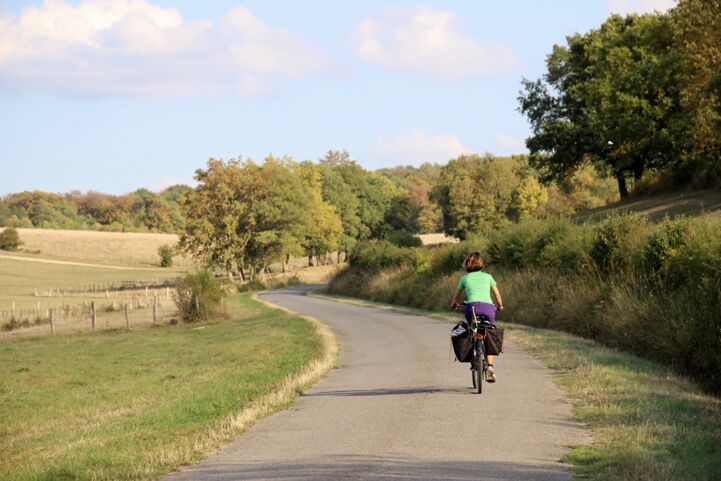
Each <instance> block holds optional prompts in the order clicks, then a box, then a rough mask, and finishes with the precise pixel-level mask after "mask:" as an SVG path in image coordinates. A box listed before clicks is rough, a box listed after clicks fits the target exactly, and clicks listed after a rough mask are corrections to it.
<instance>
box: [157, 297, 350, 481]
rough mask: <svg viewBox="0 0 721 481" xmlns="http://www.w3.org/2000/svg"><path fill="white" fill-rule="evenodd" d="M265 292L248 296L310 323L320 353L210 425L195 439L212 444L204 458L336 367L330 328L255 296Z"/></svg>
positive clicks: (288, 403) (169, 475)
mask: <svg viewBox="0 0 721 481" xmlns="http://www.w3.org/2000/svg"><path fill="white" fill-rule="evenodd" d="M267 292H271V291H259V292H256V293H254V294H252V295H251V296H250V298H251V299H252V300H253V301H256V302H258V303H260V304H262V305H263V306H265V307H267V308H270V309H275V310H278V311H282V312H285V313H286V314H290V315H292V316H295V317H299V318H301V319H303V320H304V321H305V322H307V323H308V324H310V325H311V326H312V327H313V329H314V331H315V332H316V334H318V336H319V337H320V340H321V354H320V356H319V357H318V358H316V359H313V360H312V361H310V362H309V363H308V364H307V365H306V366H305V367H303V369H301V370H300V371H299V372H297V373H295V374H292V375H290V376H288V377H286V378H285V379H284V380H283V381H282V383H281V385H280V387H279V388H278V389H276V390H275V391H273V392H270V393H268V394H266V395H264V396H261V397H259V398H258V399H256V400H255V401H253V402H252V403H251V404H250V405H249V406H248V407H246V408H245V409H242V410H241V411H239V412H237V413H235V414H232V415H230V416H228V417H227V418H226V419H225V420H223V421H221V422H220V423H219V425H218V426H217V427H215V428H213V430H212V432H211V433H209V435H208V438H211V439H209V440H208V442H207V443H204V440H203V439H198V440H196V441H195V445H196V446H198V445H201V446H202V445H212V444H215V449H211V450H206V449H203V451H204V453H203V455H202V458H203V459H207V457H208V456H209V455H210V454H211V453H213V452H214V451H218V450H222V449H223V448H224V447H225V446H226V445H227V443H228V442H229V441H232V440H234V439H236V438H238V437H239V436H241V435H242V434H243V433H245V432H246V431H247V430H248V429H250V428H251V427H253V426H254V425H255V424H256V423H257V422H259V421H261V420H262V419H264V418H266V417H268V416H271V415H273V414H275V413H277V412H279V411H282V410H284V409H287V408H288V407H290V406H291V405H292V403H293V402H294V401H295V400H296V398H297V397H298V395H299V394H301V393H302V392H303V391H304V390H305V389H307V388H309V387H310V386H312V385H313V384H315V383H317V382H318V381H320V380H321V379H323V378H324V377H325V376H326V375H327V374H328V373H329V372H330V371H331V370H332V369H333V368H334V367H336V360H337V358H338V351H339V349H340V342H339V341H338V339H337V338H336V336H335V334H334V333H333V331H332V330H331V328H330V327H328V326H327V325H326V324H324V323H323V322H321V321H320V320H318V319H316V318H314V317H310V316H305V315H301V314H298V313H297V312H294V311H291V310H290V309H286V308H284V307H281V306H278V305H275V304H273V303H270V302H268V301H265V300H263V299H261V298H260V297H259V296H260V295H262V294H265V293H267ZM218 439H224V440H225V441H224V442H221V443H219V444H218V441H217V440H218ZM200 462H202V460H198V461H197V462H193V463H192V464H189V465H186V466H182V467H180V468H179V469H173V470H171V471H168V472H166V473H165V474H163V475H161V476H159V477H156V478H155V479H157V480H161V481H162V480H171V479H173V477H174V475H176V474H178V473H180V472H183V471H185V470H187V469H192V467H193V466H196V465H197V464H199V463H200Z"/></svg>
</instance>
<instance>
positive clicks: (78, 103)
mask: <svg viewBox="0 0 721 481" xmlns="http://www.w3.org/2000/svg"><path fill="white" fill-rule="evenodd" d="M672 4H673V2H672V0H584V1H583V2H579V1H578V0H535V1H533V0H515V1H508V2H488V1H485V0H466V1H454V0H450V1H426V2H415V1H395V2H388V1H376V0H345V1H325V0H323V1H321V0H304V1H302V2H301V1H292V0H283V1H282V0H265V1H245V2H237V1H235V2H234V1H225V0H223V1H207V2H197V1H166V0H154V1H150V0H134V1H130V0H97V1H96V0H88V1H85V2H67V1H64V0H54V1H49V2H45V3H43V2H41V1H37V2H19V1H14V0H10V1H8V0H0V194H4V193H9V192H16V191H20V190H33V189H40V190H46V191H53V192H65V191H69V190H73V189H79V190H83V191H85V190H98V191H103V192H109V193H124V192H128V191H131V190H134V189H137V188H139V187H149V188H152V189H160V188H162V187H164V186H167V185H170V184H172V183H176V182H190V180H191V179H192V176H193V172H194V171H195V169H197V168H199V167H203V166H204V165H205V162H206V161H207V159H208V158H209V157H216V158H225V159H228V158H231V157H236V156H239V155H242V156H243V157H249V158H252V159H255V160H262V158H263V157H265V156H266V155H267V154H269V153H272V154H274V155H290V156H292V157H293V158H295V159H296V160H306V159H311V160H317V159H318V158H319V157H321V156H322V155H323V153H324V152H325V151H326V150H328V149H331V148H332V149H343V148H347V149H348V150H349V151H350V152H351V155H352V157H353V158H355V159H357V160H358V161H359V162H360V163H361V164H362V165H364V166H365V167H367V168H371V169H374V168H378V167H382V166H391V165H398V164H419V163H421V162H423V161H436V162H445V161H446V160H448V159H449V158H451V157H453V156H456V155H458V154H460V153H463V152H479V153H482V152H492V153H496V154H509V153H516V152H523V151H524V147H523V139H524V138H525V137H526V136H527V135H528V126H527V124H526V121H525V120H524V119H523V117H522V116H521V115H520V114H519V113H518V112H517V111H516V107H517V101H516V97H517V95H518V91H519V88H520V80H521V78H522V77H524V76H525V77H529V78H537V77H539V76H540V75H541V74H542V73H543V70H544V60H545V57H546V55H547V54H548V53H549V52H550V50H551V47H552V46H553V44H554V43H562V42H564V37H565V36H566V35H567V34H571V33H574V32H584V31H587V30H588V29H590V28H594V27H597V26H598V25H600V24H601V23H602V22H603V20H604V19H605V18H606V16H607V15H608V14H609V13H610V12H611V11H615V12H621V13H630V12H646V11H652V10H654V9H658V10H664V9H666V8H668V7H669V6H671V5H672Z"/></svg>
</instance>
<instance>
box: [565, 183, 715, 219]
mask: <svg viewBox="0 0 721 481" xmlns="http://www.w3.org/2000/svg"><path fill="white" fill-rule="evenodd" d="M623 213H629V214H639V215H646V216H648V217H649V218H650V219H652V220H661V219H663V218H664V217H678V216H682V215H688V216H700V215H706V216H710V217H719V216H721V190H702V191H693V192H673V193H666V194H660V195H654V196H648V197H637V198H632V199H628V200H624V201H621V202H617V203H615V204H609V205H607V206H605V207H599V208H597V209H590V210H586V211H583V212H579V213H578V214H576V215H574V216H573V219H574V220H575V221H579V222H587V221H591V222H593V221H600V220H603V219H605V218H606V217H608V216H609V215H612V214H623Z"/></svg>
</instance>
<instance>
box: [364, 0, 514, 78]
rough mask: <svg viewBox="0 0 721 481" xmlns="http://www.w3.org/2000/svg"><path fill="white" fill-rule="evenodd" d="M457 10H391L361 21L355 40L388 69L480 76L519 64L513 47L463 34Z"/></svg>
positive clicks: (370, 57) (368, 56)
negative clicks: (454, 11) (455, 11)
mask: <svg viewBox="0 0 721 481" xmlns="http://www.w3.org/2000/svg"><path fill="white" fill-rule="evenodd" d="M463 30H464V29H463V25H462V22H461V20H460V19H459V17H458V16H457V15H456V14H454V13H453V12H450V11H447V10H439V9H436V8H432V7H414V8H386V9H384V10H382V11H381V12H379V13H378V14H376V15H374V16H372V17H369V18H366V19H363V20H361V21H360V22H359V23H358V24H357V25H356V28H355V31H354V32H353V34H352V35H351V38H350V47H351V50H352V51H353V52H354V53H355V55H357V56H358V57H360V58H361V59H363V60H366V61H368V62H372V63H376V64H380V65H382V66H384V67H386V68H390V69H395V70H401V71H408V72H415V73H421V74H426V75H432V76H438V77H456V78H468V77H480V76H489V75H496V74H500V73H504V72H508V71H509V70H511V69H513V68H514V67H515V66H516V65H517V61H516V56H515V54H514V53H513V50H512V49H511V48H510V47H508V46H507V45H504V44H501V43H498V42H493V41H485V42H478V41H477V40H476V39H474V38H472V37H470V36H467V35H465V34H464V33H463Z"/></svg>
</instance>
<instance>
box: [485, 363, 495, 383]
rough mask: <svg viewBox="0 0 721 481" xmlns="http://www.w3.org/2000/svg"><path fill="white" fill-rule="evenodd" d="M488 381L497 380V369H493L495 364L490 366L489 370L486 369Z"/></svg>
mask: <svg viewBox="0 0 721 481" xmlns="http://www.w3.org/2000/svg"><path fill="white" fill-rule="evenodd" d="M486 381H487V382H496V371H494V370H493V366H488V371H486Z"/></svg>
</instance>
